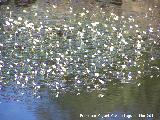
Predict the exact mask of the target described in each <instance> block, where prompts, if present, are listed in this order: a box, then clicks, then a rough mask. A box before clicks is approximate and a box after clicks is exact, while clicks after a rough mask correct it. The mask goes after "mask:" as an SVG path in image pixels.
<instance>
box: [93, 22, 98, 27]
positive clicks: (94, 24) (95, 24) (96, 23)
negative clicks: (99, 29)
mask: <svg viewBox="0 0 160 120" xmlns="http://www.w3.org/2000/svg"><path fill="white" fill-rule="evenodd" d="M98 24H99V22H94V23H91V25H92V26H93V27H95V26H97V25H98Z"/></svg>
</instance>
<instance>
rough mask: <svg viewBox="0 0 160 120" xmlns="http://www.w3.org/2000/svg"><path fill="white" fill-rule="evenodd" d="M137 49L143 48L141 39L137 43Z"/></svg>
mask: <svg viewBox="0 0 160 120" xmlns="http://www.w3.org/2000/svg"><path fill="white" fill-rule="evenodd" d="M137 49H141V43H140V41H138V43H137Z"/></svg>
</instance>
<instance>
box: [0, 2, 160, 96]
mask: <svg viewBox="0 0 160 120" xmlns="http://www.w3.org/2000/svg"><path fill="white" fill-rule="evenodd" d="M34 7H35V8H34V10H33V11H28V10H27V8H24V9H23V10H21V11H19V14H17V13H16V12H12V8H10V7H6V6H4V7H3V10H5V12H4V14H2V13H1V15H2V17H1V20H0V25H1V27H0V90H1V91H3V89H8V88H7V87H8V86H10V87H11V86H12V87H11V88H9V89H12V88H13V89H15V88H20V89H22V90H20V91H18V92H20V94H21V95H23V94H24V92H26V91H25V89H29V88H31V90H33V91H32V93H33V94H34V95H35V94H36V92H37V91H39V90H40V89H41V88H43V87H44V86H46V87H49V88H50V89H52V90H62V91H72V90H73V91H75V90H76V91H80V90H81V89H85V90H87V91H92V90H105V89H106V88H107V84H108V83H109V82H112V81H115V82H120V83H130V82H132V83H135V82H136V83H137V81H135V80H136V79H138V78H140V77H142V76H145V74H147V75H148V74H150V71H151V69H152V70H154V73H155V76H154V75H151V76H150V77H158V76H159V75H160V70H159V66H157V65H154V62H155V61H158V60H159V58H160V52H159V46H160V41H159V39H160V38H159V30H160V28H159V27H154V26H152V25H151V24H148V25H142V24H141V23H139V22H138V20H137V18H136V16H123V15H121V16H118V15H116V14H115V13H106V12H104V11H102V9H99V11H98V13H96V14H90V12H91V11H90V10H87V9H86V8H83V11H81V12H73V8H72V7H69V9H68V12H66V13H64V14H65V15H64V16H63V17H62V18H61V16H59V15H58V12H57V11H58V9H57V6H56V5H53V6H52V7H50V8H47V10H46V11H41V9H40V8H37V7H38V6H34ZM150 12H152V9H149V10H148V13H150ZM97 16H98V17H100V18H101V19H97ZM59 17H60V18H59ZM147 17H148V16H146V15H144V17H143V19H144V21H145V20H147ZM156 73H157V74H156ZM137 85H138V86H140V83H137ZM58 93H59V92H58ZM56 96H57V95H56ZM100 97H102V96H100Z"/></svg>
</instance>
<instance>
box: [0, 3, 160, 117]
mask: <svg viewBox="0 0 160 120" xmlns="http://www.w3.org/2000/svg"><path fill="white" fill-rule="evenodd" d="M159 3H160V2H159V1H158V0H140V1H136V0H135V1H131V0H123V4H118V5H117V4H115V2H111V3H108V2H105V1H103V0H102V1H98V2H97V1H94V0H88V1H85V0H81V1H80V0H73V1H72V2H71V3H68V1H67V0H64V1H62V0H48V1H42V0H37V1H32V0H30V1H29V2H28V1H27V2H21V1H17V0H15V1H11V0H10V1H8V2H4V3H1V6H0V8H1V11H0V15H1V16H2V15H3V17H4V16H5V14H6V15H7V14H8V13H7V12H6V11H5V9H4V8H5V7H7V6H10V8H12V7H13V9H12V10H13V12H17V14H22V12H21V11H22V9H26V10H27V11H28V10H30V11H32V13H34V12H35V11H36V12H37V11H38V12H40V13H42V14H43V15H44V14H45V12H43V11H45V10H46V6H47V5H52V4H55V5H57V7H58V8H57V14H56V15H57V18H58V20H57V21H60V20H61V18H63V17H64V16H65V17H66V14H68V11H66V9H68V6H69V5H71V6H72V7H73V10H74V11H75V12H76V11H81V9H82V7H86V8H88V9H89V10H91V11H92V12H93V13H94V12H96V11H98V8H96V6H99V7H101V8H102V9H103V10H104V11H108V13H110V12H114V13H116V14H117V15H119V16H121V15H124V16H130V15H132V16H139V17H137V21H138V22H140V23H141V24H142V26H146V25H148V24H152V25H153V26H155V27H157V26H158V25H159V22H160V21H159V20H160V19H159V14H160V10H159V9H160V8H159V5H160V4H159ZM40 6H41V7H40ZM155 6H156V7H155ZM47 7H48V6H47ZM40 8H41V9H40ZM149 8H152V9H155V11H154V12H155V13H150V14H151V16H150V17H149V18H147V19H148V20H147V21H146V20H144V19H141V18H142V16H143V15H144V14H145V13H147V12H148V9H149ZM48 9H49V7H48ZM14 10H15V11H14ZM32 13H31V14H32ZM91 14H92V13H91ZM148 14H149V13H148ZM43 15H42V16H43ZM27 17H29V16H27ZM39 18H41V16H39ZM96 19H100V17H98V18H96ZM1 20H2V21H3V18H2V17H1ZM55 21H56V20H55ZM144 21H145V22H144ZM58 24H63V21H60V22H59V23H58ZM142 29H143V28H142ZM1 41H3V40H2V38H1ZM11 49H12V48H11ZM6 51H7V50H6ZM144 59H147V57H144ZM142 61H143V60H142ZM145 64H147V63H145ZM149 66H150V67H151V66H157V67H160V61H159V56H157V59H156V60H155V61H154V62H152V63H150V65H149ZM146 71H148V74H145V75H143V76H141V77H140V78H139V79H136V80H133V81H134V82H133V83H128V84H122V83H119V82H116V81H113V82H111V83H109V84H108V85H107V88H106V90H104V91H101V90H100V91H99V90H94V91H89V92H87V91H85V90H84V91H83V90H82V91H81V92H77V91H76V92H75V91H73V92H72V91H68V92H64V93H63V92H62V93H57V91H54V90H52V89H50V88H46V87H44V88H42V89H41V91H40V93H37V94H38V95H33V96H32V95H31V94H32V90H31V91H29V90H28V89H27V94H25V95H24V96H22V95H21V94H20V93H19V92H18V91H21V89H17V88H18V87H14V85H13V86H12V88H7V89H10V90H6V89H5V90H6V91H3V89H1V86H0V92H1V93H0V94H1V95H0V120H11V119H13V120H79V119H84V120H90V119H96V120H124V119H129V117H131V116H132V118H130V119H134V120H142V119H145V120H152V119H157V120H158V119H160V97H159V92H160V77H159V72H156V71H155V70H154V69H151V68H147V70H146ZM1 75H2V74H1ZM37 79H38V78H37ZM135 83H136V84H135ZM6 86H7V85H6ZM13 91H14V92H13ZM15 91H16V92H15ZM78 93H80V94H79V95H77V94H78ZM56 96H58V97H56ZM124 114H125V115H126V117H124ZM142 114H143V115H145V117H144V118H142ZM92 115H96V117H95V118H94V117H93V116H92ZM105 115H109V117H106V118H105ZM116 115H117V117H116ZM127 115H128V116H127ZM129 115H131V116H129ZM150 115H151V116H150ZM152 115H153V116H154V118H153V117H152ZM113 116H114V117H113ZM140 116H141V117H140ZM127 117H128V118H127Z"/></svg>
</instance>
